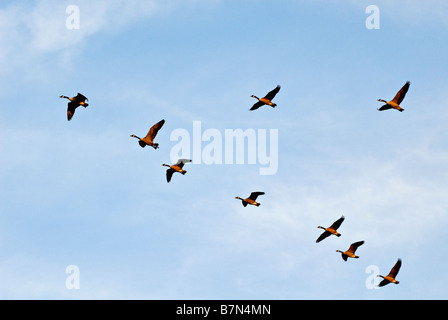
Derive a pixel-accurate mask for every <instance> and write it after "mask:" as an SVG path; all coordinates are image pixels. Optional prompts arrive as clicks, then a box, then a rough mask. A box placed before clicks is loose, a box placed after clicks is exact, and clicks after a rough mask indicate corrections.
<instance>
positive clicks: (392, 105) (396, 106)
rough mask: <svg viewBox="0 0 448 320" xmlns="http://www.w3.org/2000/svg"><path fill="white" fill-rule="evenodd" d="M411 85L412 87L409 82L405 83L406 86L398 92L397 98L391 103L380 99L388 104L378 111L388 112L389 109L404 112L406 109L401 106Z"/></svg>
mask: <svg viewBox="0 0 448 320" xmlns="http://www.w3.org/2000/svg"><path fill="white" fill-rule="evenodd" d="M410 85H411V83H410V82H409V81H407V82H406V83H405V85H404V86H403V87H402V88H401V89H400V91H398V92H397V94H396V95H395V97H394V98H393V99H392V100H390V101H386V100H383V99H378V101H381V102H384V103H386V104H385V105H383V106H382V107H381V108H379V109H378V110H379V111H384V110H388V109H396V110H398V111H400V112H403V111H404V109H403V108H402V107H401V106H400V104H401V102H402V101H403V99H404V97H405V96H406V93H407V92H408V90H409V86H410Z"/></svg>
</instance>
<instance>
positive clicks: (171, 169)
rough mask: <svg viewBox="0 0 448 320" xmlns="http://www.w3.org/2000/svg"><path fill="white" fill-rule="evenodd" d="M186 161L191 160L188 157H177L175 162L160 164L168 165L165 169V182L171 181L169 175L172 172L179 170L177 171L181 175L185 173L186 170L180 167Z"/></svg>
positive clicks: (171, 174) (170, 175)
mask: <svg viewBox="0 0 448 320" xmlns="http://www.w3.org/2000/svg"><path fill="white" fill-rule="evenodd" d="M187 162H191V160H189V159H179V160H178V161H177V163H176V164H173V165H171V166H170V165H167V164H165V163H164V164H162V166H165V167H168V169H167V170H166V181H167V182H170V181H171V177H172V176H173V173H174V172H179V173H181V174H183V175H184V174H186V173H187V171H186V170H184V169H182V168H183V167H184V164H185V163H187Z"/></svg>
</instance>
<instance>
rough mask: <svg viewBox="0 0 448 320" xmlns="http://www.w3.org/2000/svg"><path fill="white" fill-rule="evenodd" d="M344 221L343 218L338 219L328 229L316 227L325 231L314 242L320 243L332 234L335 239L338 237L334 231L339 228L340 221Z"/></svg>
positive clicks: (337, 233)
mask: <svg viewBox="0 0 448 320" xmlns="http://www.w3.org/2000/svg"><path fill="white" fill-rule="evenodd" d="M344 219H345V218H344V216H342V217H340V218H339V219H338V220H336V221H335V222H333V224H332V225H331V226H330V227H328V228H324V227H322V226H318V228H320V229H324V230H325V231H324V232H323V233H322V234H321V235H320V236H319V238H317V240H316V242H320V241H322V240H323V239H325V238H326V237H328V236H330V235H332V234H334V235H335V236H337V237H340V236H341V234H340V233H339V232H337V231H336V230H337V229H338V228H339V227H340V225H341V223H342V221H344Z"/></svg>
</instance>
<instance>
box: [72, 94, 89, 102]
mask: <svg viewBox="0 0 448 320" xmlns="http://www.w3.org/2000/svg"><path fill="white" fill-rule="evenodd" d="M75 99H76V100H77V101H86V100H87V101H88V100H89V99H87V98H86V97H85V96H84V95H83V94H81V93H79V92H78V94H77V95H76V97H75Z"/></svg>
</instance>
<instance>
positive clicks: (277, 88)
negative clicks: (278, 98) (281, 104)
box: [265, 86, 280, 100]
mask: <svg viewBox="0 0 448 320" xmlns="http://www.w3.org/2000/svg"><path fill="white" fill-rule="evenodd" d="M279 91H280V86H277V87H275V89H274V90H272V91H270V92H268V94H267V95H266V96H265V98H266V99H269V100H272V99H274V97H275V95H276V94H277V93H278V92H279Z"/></svg>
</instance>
